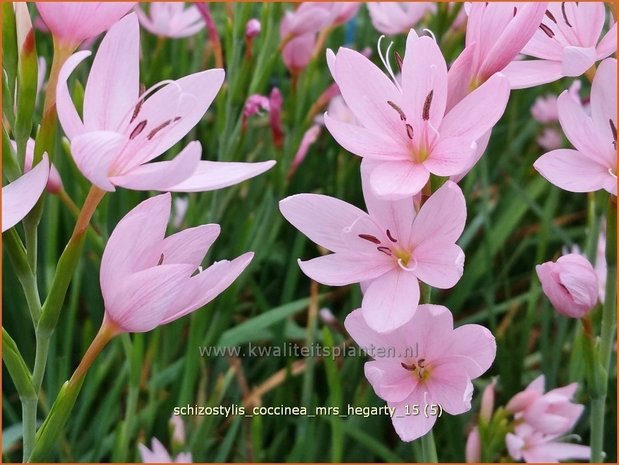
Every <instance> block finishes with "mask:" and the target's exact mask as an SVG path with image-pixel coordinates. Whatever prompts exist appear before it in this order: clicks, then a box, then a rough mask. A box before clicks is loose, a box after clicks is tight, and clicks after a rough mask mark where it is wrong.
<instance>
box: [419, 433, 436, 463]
mask: <svg viewBox="0 0 619 465" xmlns="http://www.w3.org/2000/svg"><path fill="white" fill-rule="evenodd" d="M419 442H420V443H421V455H422V462H424V463H438V455H437V453H436V444H435V443H434V432H433V431H432V430H430V431H428V433H427V434H426V435H424V436H422V437H421V438H419Z"/></svg>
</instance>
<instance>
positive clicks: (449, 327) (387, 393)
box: [344, 304, 496, 441]
mask: <svg viewBox="0 0 619 465" xmlns="http://www.w3.org/2000/svg"><path fill="white" fill-rule="evenodd" d="M344 325H345V327H346V330H347V331H348V333H349V334H350V335H351V337H352V338H353V339H354V340H355V342H356V343H357V344H358V345H359V346H361V347H362V348H364V349H365V350H366V352H368V354H369V355H370V356H372V357H373V358H374V360H372V361H369V362H366V364H365V367H364V369H365V377H366V378H367V379H368V381H369V382H370V384H371V385H372V387H373V388H374V392H375V393H376V395H377V396H378V397H380V398H381V399H383V400H385V401H387V404H388V405H389V407H393V408H395V414H394V416H393V417H392V418H391V421H392V422H393V426H394V427H395V430H396V432H397V433H398V436H400V438H401V439H402V440H403V441H412V440H414V439H417V438H419V437H421V436H423V435H424V434H426V433H427V432H428V431H430V430H431V429H432V427H433V426H434V423H435V422H436V418H437V415H438V407H436V406H437V405H440V406H441V408H442V410H444V411H445V412H447V413H449V414H450V415H460V414H462V413H464V412H466V411H468V410H470V408H471V399H472V396H473V384H472V383H471V380H472V379H475V378H477V377H479V376H481V375H482V374H483V373H484V372H485V371H486V370H487V369H488V368H490V366H491V365H492V362H493V361H494V358H495V355H496V341H495V339H494V336H492V333H490V331H489V330H488V329H486V328H484V327H483V326H479V325H472V324H471V325H464V326H461V327H459V328H455V329H454V327H453V318H452V315H451V312H450V311H449V310H448V309H447V308H446V307H443V306H441V305H425V304H424V305H420V306H419V308H418V309H417V311H416V312H415V314H414V315H413V316H412V318H410V319H409V320H408V321H407V322H405V323H404V324H403V325H401V326H400V327H398V328H397V329H394V330H393V331H391V332H389V333H377V332H376V331H375V330H373V329H372V328H371V327H369V326H368V324H367V323H366V320H365V318H364V317H363V315H362V313H361V310H355V311H354V312H352V313H351V314H350V315H348V316H347V317H346V321H345V322H344ZM368 348H369V350H368ZM381 349H383V350H381ZM415 405H416V406H418V411H417V414H415V413H414V411H413V408H414V407H413V406H415ZM426 406H427V407H428V408H427V409H426ZM432 406H435V408H436V409H437V411H436V413H434V414H432V413H430V412H432V410H431V409H432ZM426 415H427V417H426Z"/></svg>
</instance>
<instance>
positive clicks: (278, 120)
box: [269, 87, 284, 148]
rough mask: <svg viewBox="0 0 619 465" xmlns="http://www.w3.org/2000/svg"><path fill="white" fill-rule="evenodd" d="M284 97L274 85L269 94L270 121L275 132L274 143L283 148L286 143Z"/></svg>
mask: <svg viewBox="0 0 619 465" xmlns="http://www.w3.org/2000/svg"><path fill="white" fill-rule="evenodd" d="M283 104H284V99H283V98H282V93H281V92H280V90H279V89H278V88H277V87H274V88H273V90H272V91H271V95H270V96H269V107H270V111H269V121H270V123H271V131H272V133H273V145H275V147H277V148H281V147H282V146H283V145H284V131H283V129H282V106H283Z"/></svg>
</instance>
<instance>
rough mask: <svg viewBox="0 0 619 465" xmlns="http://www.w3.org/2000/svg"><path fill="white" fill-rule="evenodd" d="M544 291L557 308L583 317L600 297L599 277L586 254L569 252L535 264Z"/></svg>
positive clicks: (568, 313) (568, 314) (572, 316)
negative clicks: (550, 260)
mask: <svg viewBox="0 0 619 465" xmlns="http://www.w3.org/2000/svg"><path fill="white" fill-rule="evenodd" d="M535 271H536V272H537V276H538V277H539V280H540V281H541V283H542V289H543V290H544V294H546V297H548V300H550V302H551V303H552V305H553V307H554V308H555V310H556V311H558V312H559V313H561V314H562V315H565V316H568V317H570V318H582V317H583V316H585V315H586V314H587V313H589V312H590V311H591V310H592V309H593V307H594V306H595V304H596V303H597V300H598V278H597V275H596V273H595V270H594V269H593V266H591V263H589V260H587V259H586V258H585V257H583V256H582V255H579V254H567V255H563V256H561V257H559V259H558V260H557V261H556V262H546V263H542V264H541V265H537V266H536V267H535Z"/></svg>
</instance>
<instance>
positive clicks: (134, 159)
mask: <svg viewBox="0 0 619 465" xmlns="http://www.w3.org/2000/svg"><path fill="white" fill-rule="evenodd" d="M224 76H225V73H224V71H223V70H222V69H211V70H208V71H202V72H199V73H194V74H190V75H189V76H185V77H183V78H181V79H179V80H177V81H173V82H171V83H169V84H167V85H166V86H165V87H163V88H161V89H159V90H158V91H156V92H155V93H154V94H153V95H152V96H150V97H149V98H147V99H146V100H145V101H144V103H143V105H142V106H141V109H140V112H139V114H138V116H137V117H136V118H135V120H134V123H133V126H137V125H138V124H140V123H142V122H143V121H146V126H144V129H143V130H142V131H141V132H140V133H139V135H137V136H136V137H134V139H133V140H132V143H131V148H132V149H135V152H134V150H125V156H124V158H125V160H126V162H127V163H129V162H131V165H130V166H136V165H139V164H143V163H146V162H147V161H150V160H152V159H154V158H156V157H158V156H159V155H161V154H162V153H163V152H165V151H166V150H168V149H169V148H170V147H172V146H173V145H174V144H176V143H177V142H178V141H179V140H181V139H182V138H183V137H184V136H185V135H186V134H187V133H188V132H189V131H190V130H191V129H192V128H193V127H194V126H195V125H196V124H198V122H199V121H200V120H201V119H202V117H203V116H204V114H205V113H206V111H207V110H208V108H209V106H210V105H211V103H212V102H213V100H214V99H215V96H216V95H217V92H219V89H220V88H221V85H222V83H223V81H224ZM132 131H133V130H132V129H129V130H128V133H130V132H132Z"/></svg>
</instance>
